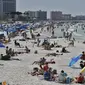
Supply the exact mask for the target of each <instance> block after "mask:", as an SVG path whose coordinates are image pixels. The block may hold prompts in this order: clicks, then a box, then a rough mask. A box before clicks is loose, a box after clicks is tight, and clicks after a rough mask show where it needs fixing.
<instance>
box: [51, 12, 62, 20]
mask: <svg viewBox="0 0 85 85" xmlns="http://www.w3.org/2000/svg"><path fill="white" fill-rule="evenodd" d="M50 19H51V20H62V12H61V11H51V13H50Z"/></svg>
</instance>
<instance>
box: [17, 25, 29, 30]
mask: <svg viewBox="0 0 85 85" xmlns="http://www.w3.org/2000/svg"><path fill="white" fill-rule="evenodd" d="M28 26H29V24H25V25H22V26H20V27H19V28H18V29H20V30H21V29H22V30H25V29H27V27H28Z"/></svg>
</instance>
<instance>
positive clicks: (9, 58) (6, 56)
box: [1, 54, 21, 61]
mask: <svg viewBox="0 0 85 85" xmlns="http://www.w3.org/2000/svg"><path fill="white" fill-rule="evenodd" d="M1 60H18V61H21V60H20V59H18V58H11V56H10V55H3V54H1Z"/></svg>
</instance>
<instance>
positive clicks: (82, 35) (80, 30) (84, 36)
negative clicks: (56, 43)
mask: <svg viewBox="0 0 85 85" xmlns="http://www.w3.org/2000/svg"><path fill="white" fill-rule="evenodd" d="M61 29H64V30H66V27H65V26H59V27H57V26H56V28H55V30H54V33H55V36H57V37H60V36H63V32H62V31H61ZM69 29H74V30H76V29H77V32H76V31H74V32H73V34H72V38H75V39H76V40H83V41H84V40H85V27H84V26H82V25H79V24H76V25H73V26H70V28H69Z"/></svg>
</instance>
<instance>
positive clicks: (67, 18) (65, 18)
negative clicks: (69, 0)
mask: <svg viewBox="0 0 85 85" xmlns="http://www.w3.org/2000/svg"><path fill="white" fill-rule="evenodd" d="M62 19H63V20H71V19H72V16H71V14H63V15H62Z"/></svg>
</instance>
